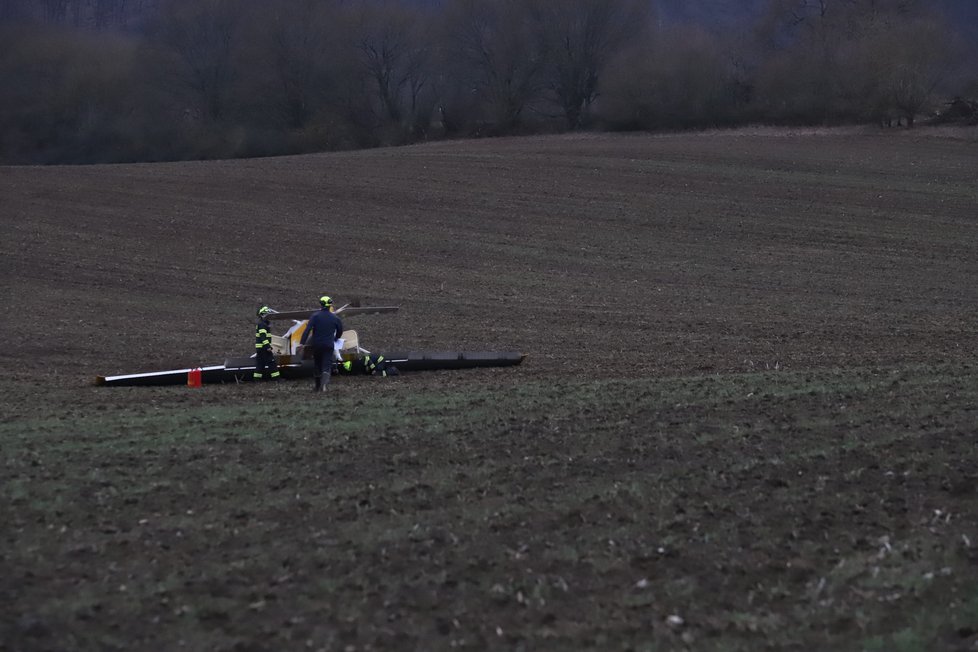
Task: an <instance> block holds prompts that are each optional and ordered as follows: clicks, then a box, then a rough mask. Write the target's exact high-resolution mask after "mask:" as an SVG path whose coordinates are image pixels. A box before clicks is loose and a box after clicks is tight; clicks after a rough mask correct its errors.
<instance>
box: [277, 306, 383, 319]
mask: <svg viewBox="0 0 978 652" xmlns="http://www.w3.org/2000/svg"><path fill="white" fill-rule="evenodd" d="M400 309H401V307H400V306H343V307H342V308H337V309H336V311H335V313H334V314H337V315H342V316H343V317H353V316H354V315H371V314H374V313H382V312H397V311H398V310H400ZM314 312H316V311H315V310H290V311H288V312H273V313H271V314H270V315H268V319H270V320H280V319H294V320H302V319H309V315H311V314H312V313H314Z"/></svg>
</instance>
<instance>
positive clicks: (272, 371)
mask: <svg viewBox="0 0 978 652" xmlns="http://www.w3.org/2000/svg"><path fill="white" fill-rule="evenodd" d="M270 312H272V311H271V309H270V308H269V307H268V306H262V307H261V308H259V309H258V319H256V320H255V373H254V379H255V380H261V379H262V378H265V379H266V380H274V379H276V378H278V377H279V376H280V375H281V372H280V371H279V370H278V365H277V364H276V363H275V354H274V353H272V336H271V335H269V334H268V328H269V326H271V324H269V323H268V314H269V313H270Z"/></svg>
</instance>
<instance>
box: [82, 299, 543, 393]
mask: <svg viewBox="0 0 978 652" xmlns="http://www.w3.org/2000/svg"><path fill="white" fill-rule="evenodd" d="M399 309H400V306H360V305H351V304H346V305H344V306H342V307H340V308H337V309H336V310H335V313H336V314H337V315H338V316H340V317H342V318H343V319H344V320H345V319H347V318H349V317H354V316H356V315H366V314H376V313H392V312H397V311H398V310H399ZM313 312H314V311H313V310H290V311H286V312H276V311H272V312H271V313H270V314H268V315H267V319H268V320H270V321H289V322H291V325H290V326H289V328H288V330H286V331H285V332H284V333H282V334H281V335H275V334H272V335H271V341H272V352H273V353H274V355H275V360H276V362H277V363H278V369H279V371H281V372H282V376H281V377H282V378H283V379H297V378H311V377H312V375H313V363H312V356H311V351H307V350H306V347H303V346H302V345H301V344H300V341H301V340H302V333H303V332H304V331H305V329H306V323H307V321H308V319H309V316H310V315H311V314H312V313H313ZM335 357H336V362H337V364H334V365H333V373H334V374H337V375H356V374H361V375H362V374H366V375H385V376H386V375H394V374H397V373H400V372H402V371H433V370H439V369H470V368H475V367H510V366H515V365H518V364H520V363H521V362H523V359H524V358H526V354H524V353H520V352H512V351H503V352H499V351H439V352H419V351H393V352H386V351H383V352H377V353H372V352H370V351H368V350H367V349H365V348H363V347H361V346H360V339H359V337H358V336H357V332H356V331H354V330H346V331H343V337H342V338H341V339H340V340H339V342H338V346H337V348H336V352H335ZM378 362H379V363H378ZM254 372H255V356H254V355H251V356H248V357H240V358H228V359H227V360H225V361H224V363H223V364H214V365H209V366H203V367H193V368H187V369H170V370H166V371H149V372H142V373H135V374H122V375H117V376H97V377H96V378H95V384H96V385H103V386H111V387H122V386H152V385H156V386H158V385H183V384H185V383H187V384H198V383H199V384H213V383H240V382H245V381H251V380H252V379H253V375H254Z"/></svg>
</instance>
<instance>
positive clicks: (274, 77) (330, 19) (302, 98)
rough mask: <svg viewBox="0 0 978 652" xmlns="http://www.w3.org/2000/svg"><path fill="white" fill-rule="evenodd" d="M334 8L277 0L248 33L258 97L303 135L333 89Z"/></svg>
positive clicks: (264, 7)
mask: <svg viewBox="0 0 978 652" xmlns="http://www.w3.org/2000/svg"><path fill="white" fill-rule="evenodd" d="M333 5H334V3H330V2H323V1H322V0H277V1H276V2H274V3H261V5H260V6H257V7H255V10H254V11H253V12H252V13H251V20H250V21H249V24H248V28H247V39H248V42H249V44H250V47H249V48H248V53H249V55H250V61H249V64H250V65H249V69H250V76H251V78H252V81H254V82H257V86H258V89H259V90H258V91H257V92H260V93H261V92H264V93H267V94H268V95H270V96H271V98H272V100H271V101H270V102H269V104H270V105H271V106H273V107H275V108H273V111H275V113H276V114H279V115H282V116H284V122H285V124H286V125H287V126H288V128H290V129H302V128H304V127H305V126H306V124H307V123H308V121H309V119H310V117H311V116H312V115H313V114H314V113H315V111H316V110H317V108H318V106H319V104H320V103H321V102H322V101H323V97H324V95H325V93H326V90H327V88H328V86H329V82H328V72H327V70H328V68H329V61H330V50H331V44H332V39H331V38H330V36H331V33H330V25H331V24H333V23H334V21H335V17H336V16H335V7H334V6H333Z"/></svg>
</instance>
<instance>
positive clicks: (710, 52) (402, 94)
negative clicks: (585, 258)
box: [0, 0, 978, 163]
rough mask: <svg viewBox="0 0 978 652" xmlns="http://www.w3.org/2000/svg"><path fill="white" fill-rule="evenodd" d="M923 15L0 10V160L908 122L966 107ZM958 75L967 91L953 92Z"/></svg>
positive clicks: (529, 1) (309, 5) (335, 7)
mask: <svg viewBox="0 0 978 652" xmlns="http://www.w3.org/2000/svg"><path fill="white" fill-rule="evenodd" d="M930 7H931V4H930V3H928V2H926V1H924V0H846V1H844V2H842V1H831V0H818V1H815V0H769V2H768V4H767V5H766V7H765V9H764V10H763V11H761V12H759V13H757V14H756V15H753V16H752V20H751V21H750V23H749V24H741V25H737V26H735V27H734V26H731V27H730V28H729V29H727V30H715V29H714V30H708V29H706V28H704V27H700V26H694V25H675V24H668V23H664V22H663V21H661V20H660V17H659V16H658V14H657V12H656V3H655V2H654V1H650V0H442V1H440V2H439V1H429V2H418V1H416V2H408V1H406V0H401V1H396V0H274V1H268V0H40V1H37V0H34V1H28V0H0V161H2V162H6V163H82V162H114V161H136V160H166V159H189V158H213V157H238V156H258V155H269V154H281V153H297V152H306V151H318V150H329V149H341V148H342V149H347V148H359V147H372V146H378V145H392V144H403V143H410V142H416V141H419V140H425V139H433V138H451V137H462V136H479V135H502V134H524V133H540V132H552V131H561V130H575V129H608V130H648V129H684V128H700V127H710V126H730V125H736V124H743V123H756V122H765V123H771V124H787V123H790V124H838V123H851V122H876V123H891V124H896V123H897V122H899V123H901V124H903V125H906V126H913V124H914V121H915V119H917V117H919V116H921V115H926V114H928V113H930V112H931V111H932V110H933V109H935V108H936V107H938V106H939V102H938V100H939V98H948V97H950V96H952V95H963V96H968V95H978V84H976V77H975V76H976V75H978V71H976V70H975V69H974V68H973V67H968V66H964V65H961V64H962V63H963V60H962V57H961V56H960V50H958V48H957V46H956V44H955V42H954V38H953V37H952V34H953V31H952V30H951V29H950V28H949V26H948V24H947V23H946V21H945V20H944V19H943V17H942V16H940V15H939V14H935V13H932V12H931V11H930V9H929V8H930ZM969 75H971V76H970V77H969Z"/></svg>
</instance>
